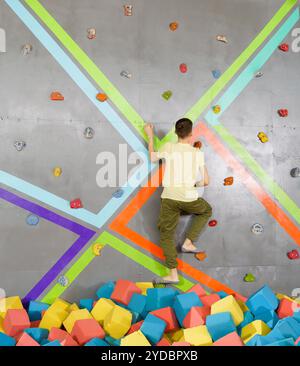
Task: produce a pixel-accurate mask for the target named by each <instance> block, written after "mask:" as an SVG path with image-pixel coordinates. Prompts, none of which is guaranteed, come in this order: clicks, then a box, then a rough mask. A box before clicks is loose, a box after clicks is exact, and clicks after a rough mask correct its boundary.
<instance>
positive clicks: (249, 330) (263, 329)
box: [241, 320, 271, 343]
mask: <svg viewBox="0 0 300 366" xmlns="http://www.w3.org/2000/svg"><path fill="white" fill-rule="evenodd" d="M270 331H271V329H270V328H269V327H268V326H267V324H266V323H264V322H263V321H262V320H254V321H253V322H252V323H250V324H248V325H246V326H245V327H244V328H243V329H242V333H241V337H242V339H243V341H244V342H245V343H247V342H249V340H250V339H251V338H252V337H254V336H255V335H257V334H258V335H267V334H268V333H269V332H270Z"/></svg>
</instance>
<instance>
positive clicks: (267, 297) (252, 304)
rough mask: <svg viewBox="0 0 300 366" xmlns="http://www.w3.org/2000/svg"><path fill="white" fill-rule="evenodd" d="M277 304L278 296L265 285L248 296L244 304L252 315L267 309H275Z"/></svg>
mask: <svg viewBox="0 0 300 366" xmlns="http://www.w3.org/2000/svg"><path fill="white" fill-rule="evenodd" d="M278 304H279V300H278V298H277V297H276V295H275V294H274V292H273V291H272V290H271V289H270V287H269V286H267V285H266V286H264V287H263V288H261V289H260V290H258V291H257V292H256V293H255V294H253V295H252V296H250V297H249V299H248V300H247V302H246V305H247V306H248V308H249V309H250V311H251V313H252V314H254V315H257V314H259V313H263V312H265V311H267V310H276V309H277V307H278Z"/></svg>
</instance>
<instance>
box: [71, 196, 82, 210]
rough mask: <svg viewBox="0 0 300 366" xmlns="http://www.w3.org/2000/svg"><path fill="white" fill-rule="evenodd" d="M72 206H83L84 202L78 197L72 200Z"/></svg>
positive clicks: (75, 207)
mask: <svg viewBox="0 0 300 366" xmlns="http://www.w3.org/2000/svg"><path fill="white" fill-rule="evenodd" d="M70 207H71V208H74V209H77V208H82V207H83V204H82V202H81V200H80V198H76V199H75V200H73V201H71V202H70Z"/></svg>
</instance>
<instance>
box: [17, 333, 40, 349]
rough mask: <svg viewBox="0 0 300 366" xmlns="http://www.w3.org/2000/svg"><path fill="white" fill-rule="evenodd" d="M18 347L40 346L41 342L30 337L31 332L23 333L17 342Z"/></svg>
mask: <svg viewBox="0 0 300 366" xmlns="http://www.w3.org/2000/svg"><path fill="white" fill-rule="evenodd" d="M16 346H18V347H39V346H40V344H39V343H38V342H37V341H36V340H35V339H33V338H32V337H30V335H29V334H27V333H23V334H22V335H21V337H20V338H19V340H18V343H17V344H16Z"/></svg>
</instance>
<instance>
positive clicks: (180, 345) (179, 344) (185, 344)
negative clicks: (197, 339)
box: [172, 342, 190, 347]
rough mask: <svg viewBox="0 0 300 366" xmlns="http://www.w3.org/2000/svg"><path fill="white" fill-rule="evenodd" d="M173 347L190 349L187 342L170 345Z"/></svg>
mask: <svg viewBox="0 0 300 366" xmlns="http://www.w3.org/2000/svg"><path fill="white" fill-rule="evenodd" d="M172 346H174V347H190V344H189V343H188V342H174V343H173V344H172Z"/></svg>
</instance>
